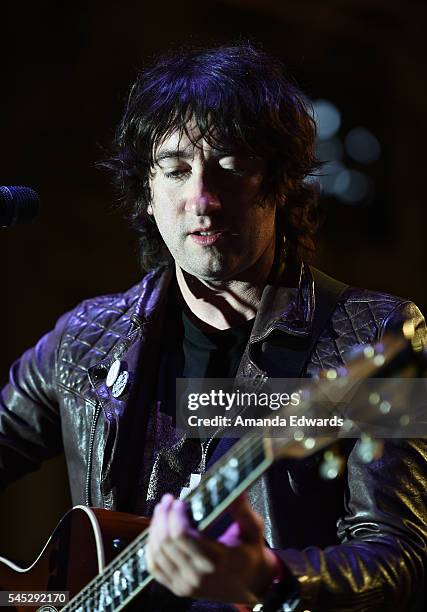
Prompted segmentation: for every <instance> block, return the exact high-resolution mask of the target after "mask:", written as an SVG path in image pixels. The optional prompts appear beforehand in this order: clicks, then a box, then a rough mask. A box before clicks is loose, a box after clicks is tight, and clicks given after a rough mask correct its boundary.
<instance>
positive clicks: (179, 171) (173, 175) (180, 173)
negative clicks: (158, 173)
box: [163, 166, 191, 180]
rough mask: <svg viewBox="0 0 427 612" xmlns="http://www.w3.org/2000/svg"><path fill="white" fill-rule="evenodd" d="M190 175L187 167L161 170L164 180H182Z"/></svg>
mask: <svg viewBox="0 0 427 612" xmlns="http://www.w3.org/2000/svg"><path fill="white" fill-rule="evenodd" d="M190 173H191V169H190V168H189V167H188V166H180V167H178V168H176V167H175V168H174V167H172V168H163V174H164V175H165V177H166V178H170V179H175V180H179V179H183V178H185V177H186V176H188V175H189V174H190Z"/></svg>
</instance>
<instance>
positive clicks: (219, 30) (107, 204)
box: [0, 0, 427, 559]
mask: <svg viewBox="0 0 427 612" xmlns="http://www.w3.org/2000/svg"><path fill="white" fill-rule="evenodd" d="M3 7H4V8H6V9H7V13H8V14H7V18H6V20H5V21H3V24H2V37H3V38H4V37H5V40H6V46H5V49H6V50H5V52H4V54H3V58H4V59H5V60H6V61H5V62H4V64H5V65H4V70H3V74H2V87H1V90H2V95H1V104H2V112H1V142H0V150H1V153H2V156H1V159H2V164H1V169H2V171H1V177H0V183H1V184H3V185H16V184H18V185H19V184H26V185H29V186H32V187H34V188H36V189H37V190H38V191H39V193H40V195H41V198H42V202H43V210H42V212H41V214H40V216H39V217H38V219H37V221H35V222H34V223H33V224H32V225H30V226H27V227H24V226H22V227H17V228H13V229H10V230H4V231H1V233H0V261H1V272H2V276H3V282H2V289H1V297H2V299H1V305H2V343H1V351H0V361H1V363H0V378H1V381H2V382H4V381H5V380H6V377H7V367H8V365H9V364H10V363H11V362H12V361H13V360H14V359H15V358H16V357H17V356H18V355H19V354H20V353H21V352H22V351H23V350H24V349H25V348H26V347H28V346H30V345H31V344H33V343H34V342H35V341H36V340H37V339H38V338H39V337H40V335H41V334H42V333H43V332H45V331H47V330H48V329H50V328H51V326H52V325H53V324H54V322H55V319H56V318H57V317H58V316H59V315H60V314H61V313H62V312H63V311H65V310H68V309H70V308H71V307H72V306H73V305H75V304H76V303H77V302H78V301H79V300H81V299H83V298H86V297H89V296H93V295H97V294H102V293H110V292H115V291H120V290H122V289H125V288H127V287H128V286H129V285H130V284H132V283H135V282H137V281H138V278H139V270H138V265H137V257H136V244H135V241H134V237H133V234H132V233H131V231H130V230H128V229H127V227H126V224H125V223H124V222H123V221H122V219H121V216H120V214H119V213H118V212H117V211H116V210H115V209H114V206H113V201H114V196H113V191H112V189H111V187H110V185H109V178H108V177H107V176H106V175H105V174H104V173H103V172H101V171H99V170H97V169H96V168H95V166H94V163H95V161H97V160H99V159H100V158H102V155H103V154H102V147H103V146H104V147H106V146H108V145H109V143H110V141H111V138H112V135H113V132H114V127H115V125H116V123H117V121H118V119H119V117H120V113H121V109H122V107H123V102H124V100H125V97H126V93H127V90H128V87H129V84H130V82H131V81H132V80H133V79H134V77H135V75H136V71H137V70H138V69H139V68H141V67H142V66H143V64H144V62H145V61H147V59H148V58H150V57H152V56H153V55H155V54H156V53H158V52H161V51H164V50H169V49H171V48H174V47H179V46H180V45H183V44H184V45H187V44H189V43H194V44H203V45H208V44H217V43H230V42H235V41H237V40H245V39H249V40H251V41H253V42H255V43H259V44H261V45H262V46H263V47H264V48H265V49H266V50H267V51H271V52H273V53H275V54H277V55H279V56H280V57H282V58H283V59H284V60H285V62H286V64H287V65H288V68H289V71H290V72H291V73H292V74H293V75H294V76H295V77H296V80H297V81H298V82H299V84H300V85H301V87H302V88H303V89H304V90H305V91H306V93H307V94H308V95H309V96H310V97H311V98H313V99H315V98H319V97H323V98H327V99H329V100H331V101H332V102H334V104H336V105H337V106H338V107H339V108H340V110H341V112H342V116H343V127H342V129H343V131H345V130H346V129H350V128H351V127H355V126H358V125H364V126H366V127H368V128H369V129H371V130H372V131H373V133H374V134H375V135H376V137H377V138H378V140H379V141H380V143H381V147H382V156H381V158H380V160H379V161H378V162H376V163H375V164H374V165H372V167H370V168H369V173H370V176H371V177H372V179H373V180H374V182H375V186H376V195H375V197H374V198H372V199H371V201H370V202H369V203H368V204H366V203H365V204H363V205H359V206H349V205H345V204H342V203H340V202H338V201H334V200H332V199H329V200H326V201H325V207H326V209H327V219H326V222H325V224H324V226H323V228H322V231H321V233H320V236H319V253H318V257H317V261H316V263H317V265H318V266H319V267H321V268H322V269H324V270H325V271H326V272H328V273H329V274H331V275H333V276H336V277H337V278H339V279H341V280H344V281H346V282H348V283H351V284H355V285H361V286H366V287H370V288H374V289H378V290H383V291H387V292H390V293H395V294H398V295H404V296H408V297H410V298H412V299H414V300H415V301H416V302H417V303H418V304H419V305H420V306H421V307H422V308H424V310H425V309H426V306H427V289H426V287H425V276H424V270H425V267H426V264H427V261H426V259H427V253H426V248H425V227H426V207H425V201H424V200H425V197H424V194H425V181H426V178H425V177H426V168H427V153H426V125H425V123H426V121H425V118H426V115H425V100H426V82H425V59H426V48H425V46H424V35H425V25H426V10H425V8H424V3H423V2H393V1H390V0H322V2H319V1H317V0H294V1H287V2H284V1H282V2H279V1H277V0H263V1H262V2H257V1H255V0H228V1H225V0H223V1H213V0H203V1H201V0H198V1H196V0H186V2H185V3H182V2H169V1H163V2H154V3H152V4H150V3H148V2H135V0H134V1H129V0H121V1H120V2H106V1H105V0H103V1H100V0H99V1H96V0H95V1H92V2H77V1H74V2H54V1H47V0H34V1H31V2H30V1H28V2H20V1H19V0H10V1H6V2H5V1H4V2H3V3H2V8H3ZM68 505H69V499H68V489H67V484H66V476H65V472H64V468H63V463H62V459H61V458H59V459H58V460H54V461H51V462H49V464H48V465H47V466H44V467H43V468H42V470H41V471H40V472H39V473H37V474H34V475H31V476H29V477H26V478H25V479H24V480H23V481H21V482H20V483H17V484H16V485H13V486H12V487H10V489H9V490H8V491H7V492H6V493H3V494H2V495H1V496H0V507H1V510H0V513H1V514H0V554H4V555H7V556H14V557H15V558H22V559H25V558H30V557H32V556H33V555H35V553H36V551H37V550H38V549H39V547H40V545H41V543H42V541H43V540H44V538H45V536H47V533H48V532H49V531H50V530H51V529H52V528H53V526H54V524H55V523H56V521H57V520H58V518H59V516H60V515H61V514H62V512H63V511H64V510H65V509H66V508H67V506H68Z"/></svg>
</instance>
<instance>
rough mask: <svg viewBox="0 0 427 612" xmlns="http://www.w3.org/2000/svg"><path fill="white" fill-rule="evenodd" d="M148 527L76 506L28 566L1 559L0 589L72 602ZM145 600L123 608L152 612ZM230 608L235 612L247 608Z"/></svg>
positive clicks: (43, 611) (142, 521)
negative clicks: (63, 595)
mask: <svg viewBox="0 0 427 612" xmlns="http://www.w3.org/2000/svg"><path fill="white" fill-rule="evenodd" d="M148 525H149V519H146V518H143V517H139V516H135V515H133V514H125V513H123V512H112V511H110V510H102V509H100V508H87V507H85V506H76V507H75V508H72V509H71V510H69V511H68V512H67V513H66V514H65V515H64V517H63V518H62V520H61V522H60V523H59V524H58V526H57V527H56V529H55V531H54V532H53V533H52V535H51V536H50V538H49V540H48V541H47V543H46V544H45V546H44V548H43V550H42V552H41V553H40V555H39V556H38V557H37V559H36V561H34V563H33V564H32V565H30V566H29V567H28V568H20V567H19V566H17V565H15V564H14V563H12V562H11V561H8V560H7V559H4V558H2V557H0V591H20V592H22V591H69V597H70V600H71V599H72V598H73V597H75V596H76V595H77V594H78V593H80V591H82V589H83V588H84V587H85V586H86V585H87V584H88V583H89V582H90V581H91V580H92V579H93V578H94V577H95V576H97V575H98V574H100V573H101V572H102V571H103V569H104V567H105V566H106V565H108V563H109V562H110V561H111V560H112V559H114V557H116V555H117V554H118V553H119V552H120V551H121V550H123V549H124V548H126V546H127V545H128V544H129V543H130V542H132V541H133V540H134V539H135V538H136V537H137V536H138V535H140V534H141V532H142V531H144V530H145V529H146V528H147V527H148ZM143 598H144V593H141V596H139V597H137V598H136V600H135V601H134V602H132V603H131V604H129V605H128V606H126V608H129V609H131V608H133V606H134V605H135V603H139V602H141V601H142V603H141V604H140V606H138V610H140V611H141V612H154V611H150V610H148V609H147V610H145V609H144V603H143ZM61 607H62V606H61V605H59V604H55V603H54V602H52V603H51V604H48V603H45V604H42V603H38V604H37V605H34V606H31V605H25V606H24V605H18V604H17V605H14V606H11V607H10V608H9V610H11V612H12V611H13V610H15V611H16V612H36V611H37V610H39V611H40V612H53V611H54V610H55V609H60V608H61ZM234 607H235V610H236V612H245V611H247V610H248V608H245V607H240V606H234ZM158 612H160V611H158Z"/></svg>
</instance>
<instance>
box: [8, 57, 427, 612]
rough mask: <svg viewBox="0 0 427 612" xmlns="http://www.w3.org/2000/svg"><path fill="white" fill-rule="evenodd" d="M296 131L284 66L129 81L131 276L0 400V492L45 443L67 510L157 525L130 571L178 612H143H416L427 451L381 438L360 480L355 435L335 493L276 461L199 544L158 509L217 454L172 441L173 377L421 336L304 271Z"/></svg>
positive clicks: (307, 220) (386, 305)
mask: <svg viewBox="0 0 427 612" xmlns="http://www.w3.org/2000/svg"><path fill="white" fill-rule="evenodd" d="M314 137H315V128H314V123H313V120H312V118H311V115H310V113H309V112H308V111H307V109H306V106H305V103H304V100H303V97H302V95H301V94H300V92H299V91H298V90H297V88H296V87H295V86H294V85H292V84H291V83H290V82H289V81H288V80H287V79H286V77H285V76H284V74H283V69H282V66H281V64H280V63H279V62H278V61H277V60H275V59H273V58H271V57H269V56H268V55H266V54H264V53H262V52H260V51H257V50H255V49H254V48H252V47H250V46H241V47H230V48H219V49H213V50H210V51H190V52H188V53H182V54H178V55H175V56H173V57H166V58H163V59H161V60H160V61H159V62H158V63H157V64H156V65H155V66H153V67H152V68H151V69H149V70H147V71H146V72H145V73H144V74H142V75H141V76H140V77H139V78H138V80H137V81H136V83H135V84H134V86H133V88H132V91H131V94H130V97H129V101H128V105H127V108H126V111H125V114H124V117H123V120H122V122H121V124H120V126H119V130H118V134H117V139H116V143H115V153H114V155H113V156H112V158H111V159H110V160H109V161H108V162H107V166H109V167H110V168H111V169H112V170H113V171H114V173H115V178H116V181H117V185H118V187H119V189H120V191H121V197H122V200H123V202H124V205H125V206H127V207H128V212H129V216H130V218H131V220H132V221H133V223H134V225H135V227H136V229H137V230H138V232H139V234H140V239H141V258H142V263H143V267H144V268H145V269H146V270H149V272H148V274H147V275H146V276H145V277H144V279H143V281H142V282H141V284H140V285H138V286H136V287H133V288H132V289H130V290H129V291H128V292H127V293H125V294H120V295H115V296H104V297H100V298H95V299H91V300H88V301H86V302H84V303H83V304H81V305H79V306H78V307H77V308H76V309H74V310H73V311H72V312H71V313H68V314H67V315H64V316H63V317H62V318H61V319H60V321H59V322H58V324H57V326H56V328H55V330H54V331H53V332H51V333H50V334H48V335H47V336H46V337H45V338H43V339H42V340H41V341H40V342H39V344H38V345H37V346H36V348H35V349H32V350H30V351H29V352H27V353H26V354H25V355H24V356H23V357H22V359H21V360H20V361H19V362H18V363H17V364H15V365H14V366H13V368H12V375H11V380H10V384H9V385H8V386H7V387H6V388H5V390H4V391H3V394H2V413H1V416H0V424H1V432H2V438H1V452H0V467H1V478H2V481H4V482H7V481H8V480H11V479H13V478H16V477H18V476H19V475H21V474H22V473H24V472H25V471H26V470H29V469H34V467H35V466H36V465H38V464H39V463H40V461H42V460H43V459H44V458H46V457H48V456H51V455H53V454H55V453H57V452H59V450H60V449H61V446H62V445H63V447H64V450H65V454H66V457H67V461H68V465H69V474H70V483H71V490H72V496H73V502H74V503H86V504H88V505H94V506H102V507H105V508H109V509H116V510H126V511H131V512H135V513H139V514H152V513H153V511H154V517H153V522H152V526H151V530H150V538H149V544H148V551H147V558H148V564H149V569H150V571H151V572H152V573H153V575H154V577H155V578H156V579H157V581H158V582H160V583H161V584H163V585H164V586H165V587H166V588H167V589H168V590H169V591H171V592H172V593H174V594H175V595H177V596H179V597H182V598H184V599H182V600H180V603H178V600H176V599H172V602H173V603H171V600H170V599H168V597H164V595H158V596H157V595H156V594H153V596H152V597H151V598H150V602H149V604H147V606H148V609H152V610H166V609H171V610H177V609H178V608H179V607H181V608H182V609H192V610H204V609H217V610H219V609H223V610H226V609H230V608H229V606H228V605H227V604H229V603H231V602H239V603H246V604H251V605H253V604H256V603H260V602H264V608H265V609H270V610H278V609H288V610H289V609H292V606H294V604H295V605H300V606H301V609H310V610H379V609H385V610H396V609H399V610H416V609H418V608H417V606H421V605H422V603H421V598H420V592H421V589H422V585H423V580H424V567H425V560H426V559H425V557H426V520H425V519H426V510H425V499H424V498H423V495H424V491H425V484H426V479H425V472H424V470H425V459H426V450H427V449H426V443H425V441H420V440H406V441H405V440H386V441H385V442H384V451H383V453H382V456H381V458H379V459H375V460H373V461H372V462H371V463H368V464H367V463H364V461H363V459H362V457H361V454H360V452H359V446H360V443H359V442H356V443H354V441H353V442H352V443H351V444H348V445H347V446H346V448H345V449H344V452H345V453H346V455H347V471H346V472H345V475H344V477H343V478H337V479H336V480H335V481H333V482H328V481H322V480H321V479H320V478H319V475H318V474H319V471H318V469H319V456H316V455H315V456H314V457H313V458H312V459H310V460H306V461H302V462H300V463H298V462H291V461H288V462H286V463H283V462H279V463H278V464H276V465H275V466H274V467H273V468H272V469H271V470H270V471H269V473H268V474H267V476H266V477H265V478H264V479H262V480H260V481H259V482H258V483H257V485H254V487H252V490H251V491H250V493H249V494H248V498H243V499H240V500H239V502H238V503H236V504H235V505H234V506H233V508H232V510H231V511H230V515H231V521H229V524H228V527H226V528H225V529H224V531H223V533H222V534H221V535H220V536H219V537H218V538H216V539H215V538H214V537H213V536H211V537H207V536H205V535H203V536H202V535H200V534H198V533H197V531H196V530H195V529H194V528H193V526H192V524H191V523H190V520H189V518H188V516H187V512H186V507H185V504H184V502H182V501H179V500H177V498H178V497H179V495H180V494H181V492H182V490H183V489H184V490H185V488H187V487H189V485H190V484H191V482H192V480H193V478H194V475H197V474H201V473H203V472H204V471H205V469H206V467H207V466H208V465H211V464H212V463H213V462H214V461H215V459H217V458H218V457H219V456H221V454H222V453H223V452H224V451H225V450H226V448H227V447H228V446H227V444H226V443H225V441H224V440H221V441H218V440H217V439H216V438H215V437H214V438H213V439H209V440H206V439H202V440H195V439H191V438H187V437H185V436H182V435H180V434H179V433H178V432H177V431H176V430H175V427H174V413H175V396H174V386H175V379H176V378H177V377H189V378H198V377H199V378H200V377H202V378H203V377H223V378H225V377H229V378H230V377H234V376H236V375H238V376H239V377H243V378H246V379H251V378H254V379H258V380H261V381H263V380H265V379H266V378H267V377H292V376H295V375H297V376H299V375H302V376H313V375H315V374H317V373H318V372H319V371H320V369H322V368H325V367H326V368H334V367H339V366H341V365H343V364H344V363H345V354H346V353H347V351H348V349H349V348H351V347H352V346H353V345H355V344H360V343H367V342H372V341H375V340H377V339H379V338H381V337H382V335H383V333H384V331H385V330H386V328H387V327H388V326H392V325H393V323H394V322H395V321H399V320H404V319H408V318H409V319H411V320H412V322H413V325H414V327H415V328H416V330H417V333H418V334H419V337H420V338H421V337H422V336H423V334H424V333H425V331H424V323H423V318H422V316H421V315H420V313H419V311H418V310H417V309H416V307H415V306H414V305H413V304H411V303H410V302H408V301H407V300H403V299H400V298H395V297H392V296H389V295H385V294H378V293H374V292H370V291H363V290H358V289H351V288H346V287H345V286H343V285H340V284H338V283H335V282H333V281H331V279H327V278H326V277H324V275H322V274H321V273H319V272H317V271H316V270H315V269H313V268H310V266H309V265H308V264H307V260H308V257H309V254H310V252H311V251H313V248H314V247H313V234H314V231H315V229H316V225H317V218H316V191H315V188H314V186H313V184H312V183H310V182H309V181H307V178H308V177H309V175H310V174H311V173H313V171H314V170H315V168H316V160H315V156H314ZM298 362H299V366H298V368H297V363H298ZM296 368H297V369H298V372H297V373H296V372H295V370H296ZM337 522H338V530H337V529H336V524H337ZM337 534H338V535H337ZM157 597H158V598H157ZM191 600H193V601H191ZM209 601H210V602H211V603H208V602H209ZM212 602H217V603H212ZM420 609H421V608H420Z"/></svg>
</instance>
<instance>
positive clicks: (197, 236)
mask: <svg viewBox="0 0 427 612" xmlns="http://www.w3.org/2000/svg"><path fill="white" fill-rule="evenodd" d="M227 234H229V231H228V230H226V229H211V230H195V231H193V232H190V234H189V235H190V237H191V239H192V240H193V242H195V243H196V244H199V245H201V246H210V245H212V244H215V243H216V242H218V241H219V240H221V239H222V238H223V237H224V236H226V235H227Z"/></svg>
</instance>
